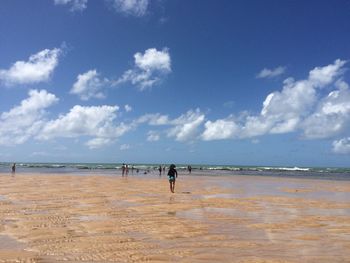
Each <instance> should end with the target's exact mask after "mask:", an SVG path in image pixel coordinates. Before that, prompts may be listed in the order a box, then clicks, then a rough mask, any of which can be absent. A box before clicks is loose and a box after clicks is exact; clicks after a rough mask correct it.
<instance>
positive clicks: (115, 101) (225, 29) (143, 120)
mask: <svg viewBox="0 0 350 263" xmlns="http://www.w3.org/2000/svg"><path fill="white" fill-rule="evenodd" d="M349 43H350V2H349V1H341V0H339V1H336V2H334V1H253V0H251V1H228V0H227V1H226V0H222V1H212V0H211V1H207V0H202V1H194V0H193V1H170V0H101V1H92V0H46V1H42V0H33V1H17V0H3V1H1V3H0V92H1V93H0V94H1V96H0V146H1V150H0V161H32V162H34V161H36V162H129V163H140V162H152V163H169V162H176V163H192V164H194V163H197V164H205V163H207V164H236V165H289V166H349V161H350V90H349V81H350V79H349V75H350V74H349V70H348V68H349V54H350V52H349V51H350V46H349Z"/></svg>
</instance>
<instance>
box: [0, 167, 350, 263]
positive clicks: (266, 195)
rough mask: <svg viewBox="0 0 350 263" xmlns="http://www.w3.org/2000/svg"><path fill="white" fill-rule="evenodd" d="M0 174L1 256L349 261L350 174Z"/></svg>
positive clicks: (33, 259) (74, 259) (41, 259)
mask: <svg viewBox="0 0 350 263" xmlns="http://www.w3.org/2000/svg"><path fill="white" fill-rule="evenodd" d="M175 191H176V193H175V194H171V193H170V192H169V185H168V182H167V178H166V177H165V176H163V177H157V176H147V175H145V176H131V175H129V176H128V177H127V178H122V177H121V176H120V175H116V176H102V175H96V176H78V175H53V174H50V175H42V174H41V175H39V174H16V175H15V176H13V177H12V176H11V175H9V174H0V221H1V225H0V262H63V261H64V262H350V182H344V181H327V180H306V179H291V178H272V177H257V176H231V177H224V176H220V177H214V176H203V177H199V176H187V175H186V176H185V175H184V176H181V175H180V176H179V179H178V181H177V182H176V189H175Z"/></svg>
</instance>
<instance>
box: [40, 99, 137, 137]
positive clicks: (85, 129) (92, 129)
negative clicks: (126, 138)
mask: <svg viewBox="0 0 350 263" xmlns="http://www.w3.org/2000/svg"><path fill="white" fill-rule="evenodd" d="M118 110H119V107H118V106H107V105H103V106H90V107H88V106H85V107H84V106H80V105H76V106H74V107H73V108H72V109H71V110H70V111H69V113H67V114H66V115H61V116H59V117H58V118H57V119H56V120H51V121H49V122H47V123H46V125H45V126H44V127H43V129H42V131H41V133H40V134H39V136H38V138H39V139H44V140H48V139H52V138H57V137H66V138H74V137H80V136H92V137H97V138H117V137H120V136H121V135H123V134H124V133H125V132H127V131H128V130H129V129H130V128H131V127H129V126H127V125H125V124H124V123H120V124H119V125H115V124H114V121H115V119H116V117H117V111H118Z"/></svg>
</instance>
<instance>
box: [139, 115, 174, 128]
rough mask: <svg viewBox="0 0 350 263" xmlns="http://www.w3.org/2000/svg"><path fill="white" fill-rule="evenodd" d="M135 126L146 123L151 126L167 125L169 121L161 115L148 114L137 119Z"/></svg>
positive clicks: (166, 116)
mask: <svg viewBox="0 0 350 263" xmlns="http://www.w3.org/2000/svg"><path fill="white" fill-rule="evenodd" d="M135 123H136V124H142V123H148V124H149V125H152V126H158V125H168V124H170V120H169V117H168V115H161V114H160V113H148V114H145V115H142V116H141V117H139V118H138V119H137V120H136V121H135Z"/></svg>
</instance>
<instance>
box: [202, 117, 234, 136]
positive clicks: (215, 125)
mask: <svg viewBox="0 0 350 263" xmlns="http://www.w3.org/2000/svg"><path fill="white" fill-rule="evenodd" d="M204 127H205V130H204V132H203V134H202V135H201V137H202V139H203V140H205V141H211V140H222V139H230V138H234V137H235V136H237V133H238V132H239V127H238V126H237V124H236V123H235V122H234V121H233V120H229V119H228V120H217V121H214V122H212V121H207V122H206V123H205V124H204Z"/></svg>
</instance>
